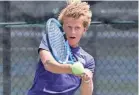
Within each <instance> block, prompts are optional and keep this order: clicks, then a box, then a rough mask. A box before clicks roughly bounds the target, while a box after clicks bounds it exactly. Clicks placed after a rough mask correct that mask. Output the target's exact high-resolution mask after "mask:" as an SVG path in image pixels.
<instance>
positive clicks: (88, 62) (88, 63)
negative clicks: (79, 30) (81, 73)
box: [80, 48, 95, 72]
mask: <svg viewBox="0 0 139 95" xmlns="http://www.w3.org/2000/svg"><path fill="white" fill-rule="evenodd" d="M80 56H82V58H83V59H84V60H85V63H84V67H85V68H88V69H89V70H91V71H92V72H94V69H95V61H94V57H93V56H92V55H91V54H89V53H88V52H86V51H85V50H83V49H82V48H81V49H80Z"/></svg>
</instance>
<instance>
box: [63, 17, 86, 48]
mask: <svg viewBox="0 0 139 95" xmlns="http://www.w3.org/2000/svg"><path fill="white" fill-rule="evenodd" d="M63 30H64V32H65V33H66V37H67V40H68V42H69V44H70V46H72V47H77V46H78V43H79V41H80V39H81V37H82V35H83V33H84V32H85V31H86V28H85V27H84V26H83V20H82V17H80V18H79V19H75V18H72V17H64V19H63Z"/></svg>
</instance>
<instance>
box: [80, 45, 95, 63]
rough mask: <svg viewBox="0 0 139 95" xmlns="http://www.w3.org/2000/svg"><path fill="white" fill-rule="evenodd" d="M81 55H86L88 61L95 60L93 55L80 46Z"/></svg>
mask: <svg viewBox="0 0 139 95" xmlns="http://www.w3.org/2000/svg"><path fill="white" fill-rule="evenodd" d="M80 55H81V56H82V57H84V58H85V59H86V60H87V61H89V60H94V58H93V56H92V55H91V54H89V53H88V52H86V51H85V50H84V49H83V48H81V47H80Z"/></svg>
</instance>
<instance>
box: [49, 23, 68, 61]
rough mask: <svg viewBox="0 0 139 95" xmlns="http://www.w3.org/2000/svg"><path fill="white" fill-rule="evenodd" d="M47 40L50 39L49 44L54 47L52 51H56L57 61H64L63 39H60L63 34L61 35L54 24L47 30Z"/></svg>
mask: <svg viewBox="0 0 139 95" xmlns="http://www.w3.org/2000/svg"><path fill="white" fill-rule="evenodd" d="M49 31H50V32H49V36H50V37H49V38H50V42H51V45H52V47H55V48H54V49H55V50H53V51H57V52H55V53H56V55H57V57H59V58H58V59H61V61H64V60H65V58H66V56H65V54H66V51H65V50H66V49H65V48H66V47H65V45H64V44H65V39H64V38H63V37H62V36H63V34H61V32H59V31H60V29H59V28H58V27H57V26H56V24H55V23H51V25H50V28H49Z"/></svg>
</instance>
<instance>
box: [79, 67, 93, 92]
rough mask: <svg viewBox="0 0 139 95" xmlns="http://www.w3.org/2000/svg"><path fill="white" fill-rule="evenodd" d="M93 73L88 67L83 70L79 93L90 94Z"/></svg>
mask: <svg viewBox="0 0 139 95" xmlns="http://www.w3.org/2000/svg"><path fill="white" fill-rule="evenodd" d="M92 78H93V74H92V72H91V71H90V70H89V69H88V70H86V72H85V75H84V76H83V77H82V82H81V95H92V93H93V80H92Z"/></svg>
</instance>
